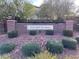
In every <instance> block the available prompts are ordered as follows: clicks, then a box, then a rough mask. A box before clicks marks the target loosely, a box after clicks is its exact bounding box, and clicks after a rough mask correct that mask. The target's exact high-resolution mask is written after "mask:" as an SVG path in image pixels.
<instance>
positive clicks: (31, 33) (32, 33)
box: [29, 30, 37, 35]
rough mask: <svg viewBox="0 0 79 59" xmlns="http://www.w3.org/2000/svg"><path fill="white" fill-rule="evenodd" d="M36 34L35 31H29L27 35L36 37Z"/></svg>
mask: <svg viewBox="0 0 79 59" xmlns="http://www.w3.org/2000/svg"><path fill="white" fill-rule="evenodd" d="M36 34H37V31H33V30H31V31H29V35H36Z"/></svg>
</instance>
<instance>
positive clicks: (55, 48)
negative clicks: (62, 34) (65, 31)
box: [46, 41, 63, 54]
mask: <svg viewBox="0 0 79 59" xmlns="http://www.w3.org/2000/svg"><path fill="white" fill-rule="evenodd" d="M46 48H47V50H48V51H49V52H51V53H57V54H60V53H62V52H63V45H62V43H61V42H59V41H48V42H47V44H46Z"/></svg>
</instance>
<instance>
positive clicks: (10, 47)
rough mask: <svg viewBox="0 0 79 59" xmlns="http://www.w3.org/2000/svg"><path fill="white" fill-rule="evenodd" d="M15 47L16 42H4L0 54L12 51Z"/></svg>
mask: <svg viewBox="0 0 79 59" xmlns="http://www.w3.org/2000/svg"><path fill="white" fill-rule="evenodd" d="M14 48H15V45H14V44H2V45H1V46H0V54H6V53H10V52H11V51H12V50H13V49H14Z"/></svg>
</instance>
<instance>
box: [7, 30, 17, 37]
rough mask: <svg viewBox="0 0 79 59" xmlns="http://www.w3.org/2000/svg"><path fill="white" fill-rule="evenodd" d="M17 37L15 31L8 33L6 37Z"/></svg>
mask: <svg viewBox="0 0 79 59" xmlns="http://www.w3.org/2000/svg"><path fill="white" fill-rule="evenodd" d="M17 36H18V32H17V31H12V32H9V33H8V37H9V38H15V37H17Z"/></svg>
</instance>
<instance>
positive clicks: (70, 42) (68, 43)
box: [62, 38, 77, 49]
mask: <svg viewBox="0 0 79 59" xmlns="http://www.w3.org/2000/svg"><path fill="white" fill-rule="evenodd" d="M62 43H63V46H64V48H68V49H76V46H77V40H75V39H68V38H67V39H63V40H62Z"/></svg>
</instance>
